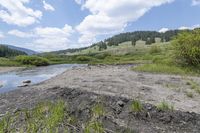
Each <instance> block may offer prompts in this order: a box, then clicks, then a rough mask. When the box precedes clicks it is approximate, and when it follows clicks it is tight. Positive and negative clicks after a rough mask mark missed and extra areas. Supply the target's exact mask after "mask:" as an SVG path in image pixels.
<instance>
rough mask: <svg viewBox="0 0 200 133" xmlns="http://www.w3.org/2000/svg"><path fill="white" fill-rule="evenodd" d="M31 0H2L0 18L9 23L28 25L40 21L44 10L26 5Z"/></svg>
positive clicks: (0, 2) (0, 0)
mask: <svg viewBox="0 0 200 133" xmlns="http://www.w3.org/2000/svg"><path fill="white" fill-rule="evenodd" d="M29 2H30V0H0V19H1V20H2V21H4V22H6V23H8V24H13V25H18V26H27V25H31V24H33V23H36V22H38V20H39V19H40V18H41V17H42V12H41V11H38V10H33V9H31V8H28V7H26V6H25V4H27V3H29Z"/></svg>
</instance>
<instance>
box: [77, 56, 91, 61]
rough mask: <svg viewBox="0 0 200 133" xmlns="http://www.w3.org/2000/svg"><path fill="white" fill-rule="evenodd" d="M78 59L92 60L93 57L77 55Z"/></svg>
mask: <svg viewBox="0 0 200 133" xmlns="http://www.w3.org/2000/svg"><path fill="white" fill-rule="evenodd" d="M76 60H77V61H91V60H92V58H91V57H88V56H77V57H76Z"/></svg>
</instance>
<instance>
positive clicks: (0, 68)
mask: <svg viewBox="0 0 200 133" xmlns="http://www.w3.org/2000/svg"><path fill="white" fill-rule="evenodd" d="M19 69H22V67H0V73H5V72H11V71H15V70H19Z"/></svg>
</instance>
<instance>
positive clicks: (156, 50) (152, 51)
mask: <svg viewBox="0 0 200 133" xmlns="http://www.w3.org/2000/svg"><path fill="white" fill-rule="evenodd" d="M161 51H162V50H161V48H160V47H159V46H156V45H153V46H151V48H150V51H149V53H150V54H155V53H160V52H161Z"/></svg>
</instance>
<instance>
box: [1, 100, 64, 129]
mask: <svg viewBox="0 0 200 133" xmlns="http://www.w3.org/2000/svg"><path fill="white" fill-rule="evenodd" d="M65 110H66V106H65V104H64V102H62V101H58V102H57V103H55V104H53V103H49V102H48V103H41V104H39V105H37V106H36V107H35V108H34V109H32V110H24V111H22V112H17V113H16V114H15V115H14V116H11V115H9V114H8V115H7V116H5V117H4V118H3V119H2V120H1V121H0V133H6V132H27V133H36V132H49V133H54V132H56V130H57V129H58V127H59V124H60V123H61V122H62V121H63V120H64V111H65ZM15 126H17V127H19V129H16V128H15Z"/></svg>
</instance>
